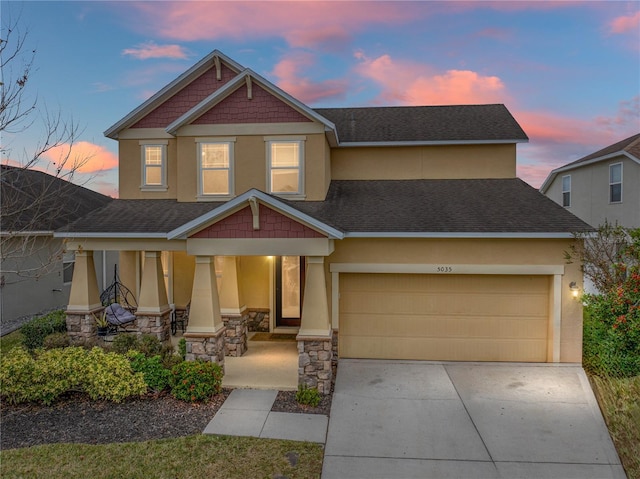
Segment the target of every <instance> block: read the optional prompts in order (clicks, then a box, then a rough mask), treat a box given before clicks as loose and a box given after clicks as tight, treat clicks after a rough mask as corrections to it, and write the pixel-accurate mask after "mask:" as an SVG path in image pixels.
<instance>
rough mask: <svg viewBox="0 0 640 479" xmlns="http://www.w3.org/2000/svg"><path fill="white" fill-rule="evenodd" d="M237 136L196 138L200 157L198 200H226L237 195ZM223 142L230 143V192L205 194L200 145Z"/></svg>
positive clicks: (198, 156) (224, 143)
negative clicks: (203, 190) (235, 154)
mask: <svg viewBox="0 0 640 479" xmlns="http://www.w3.org/2000/svg"><path fill="white" fill-rule="evenodd" d="M235 141H236V138H235V137H224V138H220V137H218V138H216V137H206V138H196V139H195V143H196V148H197V158H198V195H197V197H196V198H197V200H198V201H226V200H230V199H232V198H234V197H235V188H234V186H235V172H234V170H235V168H234V164H235V160H234V158H235V157H234V150H235ZM205 143H206V144H223V145H228V147H229V194H225V195H212V194H205V193H203V192H202V148H200V146H201V145H202V144H205Z"/></svg>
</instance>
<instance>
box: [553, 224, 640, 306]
mask: <svg viewBox="0 0 640 479" xmlns="http://www.w3.org/2000/svg"><path fill="white" fill-rule="evenodd" d="M574 238H575V240H576V241H574V242H573V244H572V245H571V246H570V247H569V250H568V251H565V259H566V260H567V263H569V264H571V263H574V262H579V263H581V264H582V271H583V273H584V275H585V276H586V277H587V278H589V279H590V280H591V282H592V283H593V284H594V285H595V287H596V288H597V289H598V291H600V292H602V293H604V292H607V291H611V290H612V289H615V288H616V287H617V286H619V285H620V284H622V283H623V282H624V281H625V279H626V278H627V274H628V271H627V270H628V268H629V267H634V266H637V265H638V264H640V228H638V229H627V228H624V227H622V226H620V225H618V224H615V225H612V224H611V223H609V222H607V221H605V222H604V223H603V224H602V225H600V226H599V227H598V229H597V231H596V232H594V233H575V234H574Z"/></svg>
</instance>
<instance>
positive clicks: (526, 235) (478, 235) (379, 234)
mask: <svg viewBox="0 0 640 479" xmlns="http://www.w3.org/2000/svg"><path fill="white" fill-rule="evenodd" d="M344 236H345V238H475V239H492V238H496V239H497V238H507V239H508V238H512V239H518V238H522V239H558V238H573V237H574V234H573V233H570V232H542V233H530V232H474V231H466V232H465V231H463V232H428V231H427V232H386V231H370V232H350V233H345V235H344Z"/></svg>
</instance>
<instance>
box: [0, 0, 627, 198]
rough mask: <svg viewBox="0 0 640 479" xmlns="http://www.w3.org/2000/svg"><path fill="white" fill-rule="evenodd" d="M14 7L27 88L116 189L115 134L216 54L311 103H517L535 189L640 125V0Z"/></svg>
mask: <svg viewBox="0 0 640 479" xmlns="http://www.w3.org/2000/svg"><path fill="white" fill-rule="evenodd" d="M1 13H2V23H3V33H2V38H3V39H4V38H6V30H5V25H6V23H7V22H8V21H11V20H14V21H15V20H17V23H18V27H19V28H18V30H20V31H21V32H26V31H28V34H27V37H26V44H25V48H23V51H24V52H27V53H28V52H30V51H31V50H34V49H35V50H36V57H35V61H34V69H33V71H32V74H31V76H30V78H29V81H28V84H27V90H26V92H25V94H26V95H27V98H28V99H32V100H33V99H36V98H37V102H38V103H37V104H38V107H39V109H40V111H44V110H45V108H46V110H48V111H49V112H56V111H60V112H61V113H62V115H63V117H64V118H71V117H72V118H73V121H74V122H76V123H77V124H79V125H80V127H81V129H82V134H81V135H80V137H79V143H78V144H77V145H76V146H75V147H74V150H73V156H74V157H75V156H81V157H83V156H86V155H89V156H91V159H90V160H89V162H87V163H86V164H85V165H84V166H83V167H82V168H81V170H80V172H79V174H78V175H77V178H76V179H75V180H74V181H76V182H77V183H81V184H84V185H85V186H87V187H89V188H92V189H95V190H97V191H100V192H102V193H105V194H109V195H112V196H117V166H118V164H117V143H116V141H114V140H110V139H107V138H105V137H104V136H103V132H104V130H106V129H107V128H108V127H110V126H111V125H112V124H113V123H115V122H116V121H118V120H119V119H121V118H122V117H124V116H125V115H127V114H128V113H129V112H130V111H131V110H132V109H134V108H135V107H137V106H138V105H139V104H140V103H142V102H143V101H144V100H145V99H147V98H149V96H151V95H152V94H154V93H155V92H156V91H157V90H159V89H160V88H162V87H163V86H164V85H166V84H167V83H168V82H170V81H172V80H173V79H174V78H175V77H177V76H178V75H179V74H180V73H182V72H183V71H185V70H186V69H188V68H189V67H190V66H192V65H193V64H194V63H196V62H197V61H198V60H200V59H201V58H202V57H204V56H205V55H207V54H208V53H210V52H211V51H212V50H214V49H218V50H220V51H222V52H223V53H224V54H226V55H227V56H229V57H231V58H232V59H234V60H236V61H237V62H238V63H240V64H241V65H243V66H245V67H249V68H251V69H252V70H254V71H256V72H257V73H258V74H260V75H262V76H264V77H265V78H267V79H268V80H270V81H272V82H273V83H275V84H276V85H278V86H279V87H280V88H282V89H283V90H285V91H287V92H288V93H290V94H291V95H292V96H294V97H296V98H297V99H299V100H300V101H302V102H304V103H306V104H307V105H309V106H310V107H341V106H383V105H446V104H481V103H504V104H505V105H506V106H507V107H508V108H509V110H510V111H511V112H512V114H513V115H514V116H515V118H516V120H517V121H518V122H519V123H520V125H521V126H522V127H523V128H524V130H525V132H526V133H527V134H528V136H529V138H530V140H529V143H528V144H521V145H519V146H518V176H519V177H521V178H522V179H524V180H525V181H527V182H528V183H530V184H531V185H533V186H535V187H539V186H540V184H541V183H542V181H543V180H544V178H545V177H546V176H547V174H548V173H549V172H550V171H551V169H553V168H555V167H558V166H560V165H562V164H565V163H568V162H570V161H573V160H575V159H577V158H580V157H581V156H584V155H586V154H588V153H592V152H594V151H596V150H598V149H600V148H602V147H604V146H607V145H609V144H611V143H614V142H616V141H618V140H621V139H623V138H626V137H628V136H631V135H633V134H635V133H638V132H640V2H638V1H629V2H615V1H606V2H592V1H589V2H549V1H537V2H524V1H494V2H481V1H470V2H458V1H456V2H427V1H412V2H378V1H373V2H370V1H356V2H337V1H325V2H304V1H303V2H271V1H260V2H258V1H256V2H214V1H210V2H205V1H202V2H193V3H191V2H165V1H154V2H99V1H95V2H94V1H91V2H66V1H63V2H61V1H52V2H29V1H26V2H6V1H3V2H2V12H1ZM15 33H16V32H15V31H14V32H13V33H12V35H13V38H15V36H16V35H15ZM18 65H19V64H18V63H17V62H13V66H18ZM3 73H4V78H3V81H6V79H7V78H8V77H9V75H8V72H7V71H5V72H3ZM33 119H36V118H35V117H34V118H33ZM38 140H41V133H40V127H39V122H38V120H37V119H36V122H35V123H33V125H31V126H30V127H29V128H28V129H26V130H25V131H14V132H4V133H3V137H2V149H3V154H2V155H3V156H2V161H3V162H19V161H22V160H23V158H24V156H23V155H24V153H25V151H26V152H29V151H30V150H32V149H33V147H34V145H35V144H36V143H37V142H38ZM60 150H64V147H63V148H61V149H60ZM60 150H57V151H53V152H51V154H50V156H49V158H47V160H50V162H55V161H56V160H57V158H56V155H59V154H60ZM40 168H42V169H47V170H48V171H53V168H54V167H53V165H52V164H51V163H49V162H47V161H43V162H42V163H41V165H40Z"/></svg>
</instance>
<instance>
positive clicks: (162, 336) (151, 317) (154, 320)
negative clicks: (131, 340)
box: [135, 309, 171, 342]
mask: <svg viewBox="0 0 640 479" xmlns="http://www.w3.org/2000/svg"><path fill="white" fill-rule="evenodd" d="M135 322H136V326H137V328H136V329H137V332H138V334H150V335H152V336H155V337H156V338H158V340H160V341H161V342H164V341H168V340H169V338H170V337H171V310H170V309H169V310H167V311H165V312H163V313H157V314H153V313H136V321H135Z"/></svg>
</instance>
